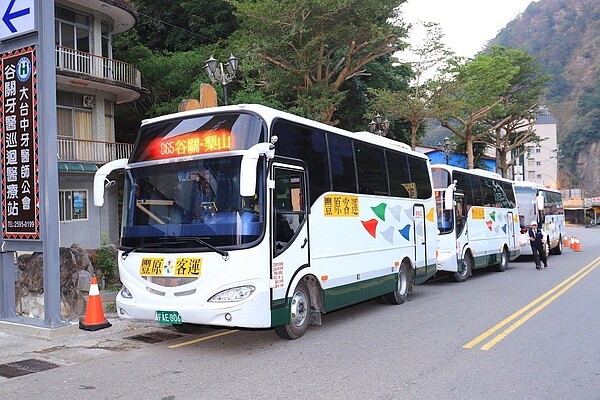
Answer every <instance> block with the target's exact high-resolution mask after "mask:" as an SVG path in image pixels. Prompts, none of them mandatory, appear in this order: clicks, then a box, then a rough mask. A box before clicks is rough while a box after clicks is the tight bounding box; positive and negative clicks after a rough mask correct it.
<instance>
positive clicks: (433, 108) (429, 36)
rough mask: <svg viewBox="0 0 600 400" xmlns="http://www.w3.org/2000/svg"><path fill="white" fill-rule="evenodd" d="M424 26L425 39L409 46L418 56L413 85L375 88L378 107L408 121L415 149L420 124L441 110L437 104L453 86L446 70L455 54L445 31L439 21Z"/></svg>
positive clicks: (395, 117) (414, 66)
mask: <svg viewBox="0 0 600 400" xmlns="http://www.w3.org/2000/svg"><path fill="white" fill-rule="evenodd" d="M424 27H425V31H426V35H425V40H424V41H423V43H421V44H419V45H417V46H411V47H410V48H409V50H411V51H412V54H414V55H415V56H416V60H415V61H413V62H410V63H409V64H410V65H411V67H412V72H413V74H412V79H411V80H410V85H409V86H405V87H403V88H401V89H400V90H398V91H390V90H377V89H373V90H372V93H374V94H375V95H376V97H377V99H376V100H375V101H374V108H375V109H377V110H382V111H383V112H385V113H386V115H389V116H390V117H391V118H394V119H402V120H405V121H407V122H408V123H409V125H410V146H411V148H412V149H413V150H414V149H415V148H416V147H417V142H418V140H419V131H420V127H421V124H422V123H423V122H424V121H425V120H427V119H428V118H432V117H434V116H436V115H438V114H439V113H440V111H439V109H438V107H440V106H441V105H442V104H443V103H444V102H443V101H442V100H443V99H444V98H445V97H446V96H447V95H448V94H449V93H450V91H451V89H452V87H453V83H452V81H451V80H450V79H449V76H448V74H447V72H448V70H449V65H450V64H451V63H452V62H453V60H454V54H453V53H452V52H451V51H450V50H449V49H447V48H446V46H445V45H444V43H443V37H444V35H443V33H442V31H441V29H440V27H439V25H438V24H435V23H424Z"/></svg>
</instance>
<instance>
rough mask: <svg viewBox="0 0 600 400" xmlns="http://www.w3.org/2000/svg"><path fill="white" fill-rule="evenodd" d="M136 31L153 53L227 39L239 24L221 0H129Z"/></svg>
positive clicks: (178, 49) (228, 7)
mask: <svg viewBox="0 0 600 400" xmlns="http://www.w3.org/2000/svg"><path fill="white" fill-rule="evenodd" d="M132 3H133V4H134V6H135V7H136V9H137V11H138V15H139V21H138V23H137V25H136V27H135V30H136V31H137V32H138V33H139V36H140V37H141V38H143V40H142V43H143V44H144V45H145V46H147V47H148V48H149V49H151V50H152V51H153V52H163V51H167V52H175V51H177V52H178V51H184V52H185V51H190V50H195V49H197V48H198V47H202V46H205V45H208V44H212V43H216V42H218V41H220V40H222V39H226V38H227V37H229V35H231V33H233V32H234V31H235V30H236V29H237V26H238V23H237V20H236V18H235V17H234V15H233V6H232V5H231V4H230V3H229V2H228V1H224V0H174V1H156V0H132Z"/></svg>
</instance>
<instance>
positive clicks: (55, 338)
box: [0, 292, 175, 382]
mask: <svg viewBox="0 0 600 400" xmlns="http://www.w3.org/2000/svg"><path fill="white" fill-rule="evenodd" d="M115 295H116V293H110V292H108V293H102V300H103V306H104V310H105V311H104V316H105V318H106V319H107V320H108V322H110V323H111V324H112V326H110V327H107V328H104V329H101V330H98V331H87V330H82V329H79V322H78V321H72V322H71V323H69V324H67V325H65V326H62V327H59V328H55V329H47V328H40V327H37V326H33V325H27V324H15V323H11V322H6V321H0V367H1V366H2V365H5V364H7V363H15V362H19V361H22V360H30V359H35V360H41V361H45V362H50V363H53V364H57V365H58V366H63V365H70V364H76V363H79V362H82V361H86V360H88V359H93V358H96V357H101V356H106V355H110V354H111V353H112V352H114V351H127V350H133V349H137V348H142V347H144V346H148V345H149V344H148V343H145V342H144V341H141V340H134V338H132V337H135V336H138V335H142V336H143V335H147V334H152V333H154V335H157V334H158V335H160V334H166V335H171V334H172V333H175V331H174V330H173V329H172V328H170V327H169V326H164V325H159V324H158V323H156V322H154V321H141V322H140V321H129V320H120V319H119V318H118V317H117V314H116V312H107V311H106V308H107V307H106V305H107V304H110V303H112V304H114V296H115ZM156 331H159V332H156ZM3 379H5V378H4V377H2V376H1V375H0V382H1V381H2V380H3Z"/></svg>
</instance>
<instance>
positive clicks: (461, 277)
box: [450, 253, 473, 282]
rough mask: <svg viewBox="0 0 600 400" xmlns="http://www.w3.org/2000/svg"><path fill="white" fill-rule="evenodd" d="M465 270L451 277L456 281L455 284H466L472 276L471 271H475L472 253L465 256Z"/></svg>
mask: <svg viewBox="0 0 600 400" xmlns="http://www.w3.org/2000/svg"><path fill="white" fill-rule="evenodd" d="M462 262H463V270H462V272H461V271H457V272H455V273H453V274H451V275H450V276H451V277H452V279H454V281H455V282H464V281H466V280H467V278H468V277H469V276H470V275H471V271H472V270H473V256H471V253H467V254H465V258H464V259H463V261H462Z"/></svg>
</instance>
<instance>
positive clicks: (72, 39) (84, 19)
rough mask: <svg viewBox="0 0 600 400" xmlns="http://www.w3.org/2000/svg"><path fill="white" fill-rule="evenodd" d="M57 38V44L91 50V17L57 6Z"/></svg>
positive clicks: (55, 26) (86, 51) (80, 49)
mask: <svg viewBox="0 0 600 400" xmlns="http://www.w3.org/2000/svg"><path fill="white" fill-rule="evenodd" d="M54 15H55V24H54V28H55V38H54V41H55V43H56V44H57V45H59V46H62V47H67V48H69V49H73V50H79V51H83V52H85V53H89V52H90V38H91V34H90V31H91V29H90V26H91V17H90V16H89V15H86V14H81V13H78V12H75V11H72V10H69V9H66V8H62V7H58V6H57V7H55V9H54Z"/></svg>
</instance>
